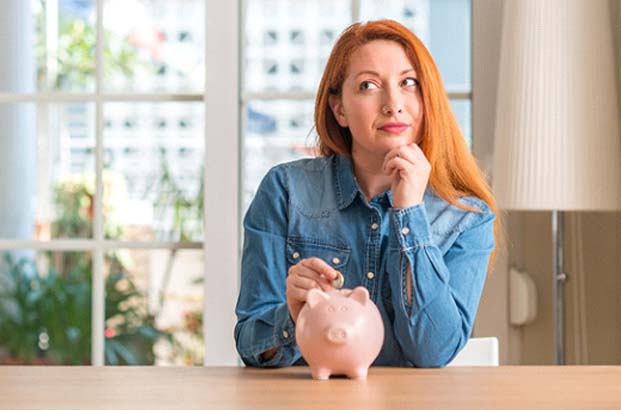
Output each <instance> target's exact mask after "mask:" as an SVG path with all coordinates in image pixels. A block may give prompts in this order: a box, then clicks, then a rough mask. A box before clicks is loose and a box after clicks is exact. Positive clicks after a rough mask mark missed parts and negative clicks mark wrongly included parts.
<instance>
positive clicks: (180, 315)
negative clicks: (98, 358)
mask: <svg viewBox="0 0 621 410" xmlns="http://www.w3.org/2000/svg"><path fill="white" fill-rule="evenodd" d="M203 266H204V263H203V252H202V250H170V249H158V250H148V251H145V250H129V249H121V250H115V251H112V252H109V253H108V254H107V255H106V270H107V275H106V329H105V331H104V334H105V337H106V340H105V360H106V364H110V365H120V364H128V365H150V364H155V365H202V362H203V355H204V353H203V350H204V346H203V328H202V320H203V318H202V310H203Z"/></svg>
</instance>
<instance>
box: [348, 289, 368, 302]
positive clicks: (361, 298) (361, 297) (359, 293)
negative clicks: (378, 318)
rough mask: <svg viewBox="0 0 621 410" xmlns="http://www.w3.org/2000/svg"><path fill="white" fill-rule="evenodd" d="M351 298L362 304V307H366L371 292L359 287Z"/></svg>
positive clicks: (352, 293)
mask: <svg viewBox="0 0 621 410" xmlns="http://www.w3.org/2000/svg"><path fill="white" fill-rule="evenodd" d="M349 297H350V298H352V299H354V300H355V301H356V302H358V303H360V304H361V305H362V306H365V305H366V304H367V301H368V300H369V291H368V290H367V288H365V287H363V286H358V287H357V288H355V289H354V290H353V291H352V292H351V295H350V296H349Z"/></svg>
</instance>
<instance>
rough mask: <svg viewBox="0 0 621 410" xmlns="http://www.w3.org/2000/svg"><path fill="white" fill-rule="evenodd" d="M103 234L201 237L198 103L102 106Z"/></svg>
mask: <svg viewBox="0 0 621 410" xmlns="http://www.w3.org/2000/svg"><path fill="white" fill-rule="evenodd" d="M104 115H105V125H104V127H105V128H104V151H105V158H104V168H105V172H104V209H105V212H106V214H105V215H104V221H105V230H106V237H107V238H109V239H120V240H153V239H158V240H174V241H178V240H180V241H200V240H202V238H203V215H202V213H203V169H204V167H203V162H204V146H205V144H204V107H203V104H201V103H138V104H136V103H109V104H106V105H105V106H104Z"/></svg>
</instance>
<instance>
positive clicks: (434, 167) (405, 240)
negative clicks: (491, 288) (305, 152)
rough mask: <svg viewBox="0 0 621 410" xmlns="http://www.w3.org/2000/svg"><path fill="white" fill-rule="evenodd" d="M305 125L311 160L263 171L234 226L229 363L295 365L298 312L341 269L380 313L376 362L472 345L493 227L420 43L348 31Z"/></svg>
mask: <svg viewBox="0 0 621 410" xmlns="http://www.w3.org/2000/svg"><path fill="white" fill-rule="evenodd" d="M315 127H316V129H317V133H318V135H319V143H318V148H319V152H320V154H321V156H319V157H317V158H313V159H303V160H299V161H294V162H291V163H286V164H282V165H279V166H276V167H274V168H273V169H271V170H270V171H269V173H268V174H267V175H266V176H265V178H264V179H263V181H262V183H261V185H260V187H259V189H258V192H257V194H256V197H255V198H254V200H253V202H252V204H251V205H250V208H249V209H248V212H247V214H246V217H245V219H244V230H245V240H244V250H243V260H242V272H241V290H240V295H239V299H238V302H237V308H236V313H237V317H238V322H237V325H236V328H235V340H236V344H237V349H238V352H239V354H240V356H241V357H242V359H243V361H244V362H245V363H246V364H247V365H250V366H261V367H276V366H278V367H280V366H289V365H293V364H303V363H304V361H303V359H302V358H301V355H300V352H299V350H298V348H297V346H296V342H295V322H296V320H297V316H298V314H299V312H300V310H301V308H302V307H303V306H304V303H305V301H306V295H307V293H308V291H309V290H310V289H312V288H320V289H323V290H329V289H331V288H332V282H333V280H335V279H336V278H337V276H338V272H341V273H342V275H343V276H344V279H345V287H347V288H354V287H356V286H364V287H366V288H367V289H368V290H369V293H370V295H371V298H372V299H373V301H374V302H375V304H376V305H377V307H378V309H379V311H380V313H381V315H382V319H383V321H384V327H385V335H384V345H383V347H382V350H381V352H380V354H379V356H378V357H377V359H376V360H375V362H374V365H381V366H416V367H440V366H444V365H446V364H447V363H448V362H450V361H451V360H452V359H453V357H455V355H456V354H457V353H458V352H459V351H460V350H461V348H462V347H463V346H464V345H465V343H466V342H467V340H468V338H469V337H470V333H471V330H472V325H473V322H474V318H475V314H476V311H477V307H478V304H479V300H480V296H481V291H482V289H483V283H484V281H485V277H486V272H487V271H488V270H489V269H491V266H492V261H493V254H494V253H495V243H496V241H495V236H496V232H499V223H498V221H497V220H496V218H495V212H496V205H495V201H494V198H493V197H492V194H491V193H490V189H489V187H488V185H487V183H486V182H485V178H484V176H483V175H482V173H481V171H480V170H479V168H478V167H477V164H476V161H475V159H474V158H473V156H472V155H471V153H470V151H469V149H468V147H467V145H466V143H465V141H464V138H463V136H462V134H461V132H460V130H459V127H458V125H457V122H456V120H455V118H454V116H453V114H452V112H451V109H450V106H449V102H448V100H447V98H446V94H445V91H444V88H443V86H442V83H441V80H440V74H439V72H438V69H437V68H436V66H435V64H434V62H433V60H432V58H431V56H430V54H429V52H428V51H427V49H426V48H425V46H424V45H423V44H422V42H421V41H420V40H419V39H418V38H417V37H416V36H415V35H414V34H412V33H411V32H410V31H409V30H408V29H407V28H405V27H404V26H402V25H401V24H399V23H397V22H394V21H391V20H382V21H374V22H368V23H366V24H360V23H356V24H353V25H352V26H350V27H349V28H348V29H346V30H345V31H344V32H343V34H342V35H341V37H340V38H339V39H338V41H337V43H336V44H335V46H334V49H333V50H332V53H331V55H330V58H329V60H328V62H327V64H326V69H325V71H324V74H323V77H322V79H321V83H320V85H319V90H318V93H317V99H316V104H315Z"/></svg>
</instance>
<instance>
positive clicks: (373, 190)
mask: <svg viewBox="0 0 621 410" xmlns="http://www.w3.org/2000/svg"><path fill="white" fill-rule="evenodd" d="M352 159H353V165H354V175H355V176H356V180H357V181H358V185H359V186H360V189H361V190H362V192H363V193H364V196H365V197H366V198H367V201H370V200H371V199H372V198H374V197H375V196H377V195H379V194H381V193H383V192H386V191H387V190H388V189H390V183H391V180H390V177H389V176H388V175H386V174H384V170H383V169H382V165H383V164H384V156H383V155H381V156H371V157H369V156H362V155H357V154H356V152H355V151H354V152H352Z"/></svg>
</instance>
